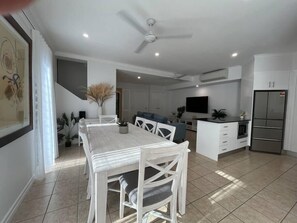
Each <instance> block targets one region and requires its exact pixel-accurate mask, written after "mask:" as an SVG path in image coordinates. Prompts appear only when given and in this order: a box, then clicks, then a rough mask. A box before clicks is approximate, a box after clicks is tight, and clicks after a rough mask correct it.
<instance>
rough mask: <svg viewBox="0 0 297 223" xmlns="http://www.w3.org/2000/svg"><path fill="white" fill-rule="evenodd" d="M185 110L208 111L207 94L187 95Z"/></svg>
mask: <svg viewBox="0 0 297 223" xmlns="http://www.w3.org/2000/svg"><path fill="white" fill-rule="evenodd" d="M186 111H187V112H196V113H208V96H203V97H187V98H186Z"/></svg>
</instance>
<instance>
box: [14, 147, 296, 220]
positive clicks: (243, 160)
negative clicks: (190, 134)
mask: <svg viewBox="0 0 297 223" xmlns="http://www.w3.org/2000/svg"><path fill="white" fill-rule="evenodd" d="M190 145H191V147H192V148H191V149H192V150H193V151H194V149H193V148H195V144H194V143H193V142H192V143H190ZM84 162H85V157H84V152H83V149H82V147H77V146H73V147H72V148H67V149H65V148H60V158H59V159H57V161H56V165H55V167H54V168H53V170H52V171H51V172H50V173H48V174H47V175H46V178H45V179H44V180H42V181H36V182H34V184H33V186H32V188H31V189H30V191H29V193H28V194H27V196H26V197H25V199H24V201H23V202H22V204H21V205H20V207H19V209H18V210H17V212H16V214H15V216H14V218H13V222H22V223H25V222H26V223H29V222H30V223H41V222H47V223H55V222H60V223H67V222H69V223H77V222H86V220H87V215H88V208H89V201H88V200H86V186H87V180H86V177H85V175H83V164H84ZM118 202H119V195H118V194H117V193H114V192H109V194H108V204H107V205H108V213H107V221H108V222H126V223H129V222H135V213H133V211H131V210H130V211H129V210H127V216H126V217H125V218H124V219H122V220H118V206H119V205H118ZM296 202H297V159H296V158H294V157H290V156H287V155H282V156H279V155H271V154H264V153H253V152H249V151H240V152H238V153H234V154H231V155H228V156H226V157H223V158H221V159H220V160H219V162H214V161H211V160H209V159H207V158H205V157H203V156H200V155H198V154H196V153H195V152H191V153H190V154H189V166H188V188H187V209H186V214H185V215H183V216H178V220H179V222H184V223H192V222H193V223H197V222H223V223H233V222H234V223H237V222H248V223H257V222H260V223H262V222H292V223H293V222H297V204H296ZM164 211H166V208H165V207H164ZM150 221H153V222H159V223H160V222H164V221H161V220H156V219H154V218H150Z"/></svg>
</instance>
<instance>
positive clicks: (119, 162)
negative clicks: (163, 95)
mask: <svg viewBox="0 0 297 223" xmlns="http://www.w3.org/2000/svg"><path fill="white" fill-rule="evenodd" d="M88 137H89V141H90V150H91V151H92V162H93V170H94V172H99V171H106V170H109V169H114V168H119V167H121V166H126V165H131V164H135V163H137V162H138V161H139V159H140V147H141V148H152V147H166V146H172V145H174V144H175V143H174V142H171V141H168V140H167V139H164V138H162V137H160V136H157V135H155V134H152V133H150V132H147V131H145V130H144V129H141V128H139V127H136V126H134V125H132V124H129V133H127V134H120V133H119V127H118V126H117V125H105V126H88Z"/></svg>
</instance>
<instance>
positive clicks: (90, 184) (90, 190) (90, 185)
mask: <svg viewBox="0 0 297 223" xmlns="http://www.w3.org/2000/svg"><path fill="white" fill-rule="evenodd" d="M91 187H92V182H91V177H89V180H88V186H87V200H89V199H90V198H92V188H91Z"/></svg>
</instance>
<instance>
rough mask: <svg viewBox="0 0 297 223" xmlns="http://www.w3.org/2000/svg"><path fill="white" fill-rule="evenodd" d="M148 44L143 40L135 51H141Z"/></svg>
mask: <svg viewBox="0 0 297 223" xmlns="http://www.w3.org/2000/svg"><path fill="white" fill-rule="evenodd" d="M147 44H148V42H146V41H143V42H142V43H141V44H140V45H139V46H138V47H137V49H136V50H135V51H134V52H135V53H140V52H141V51H142V50H143V48H144V47H146V45H147Z"/></svg>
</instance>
